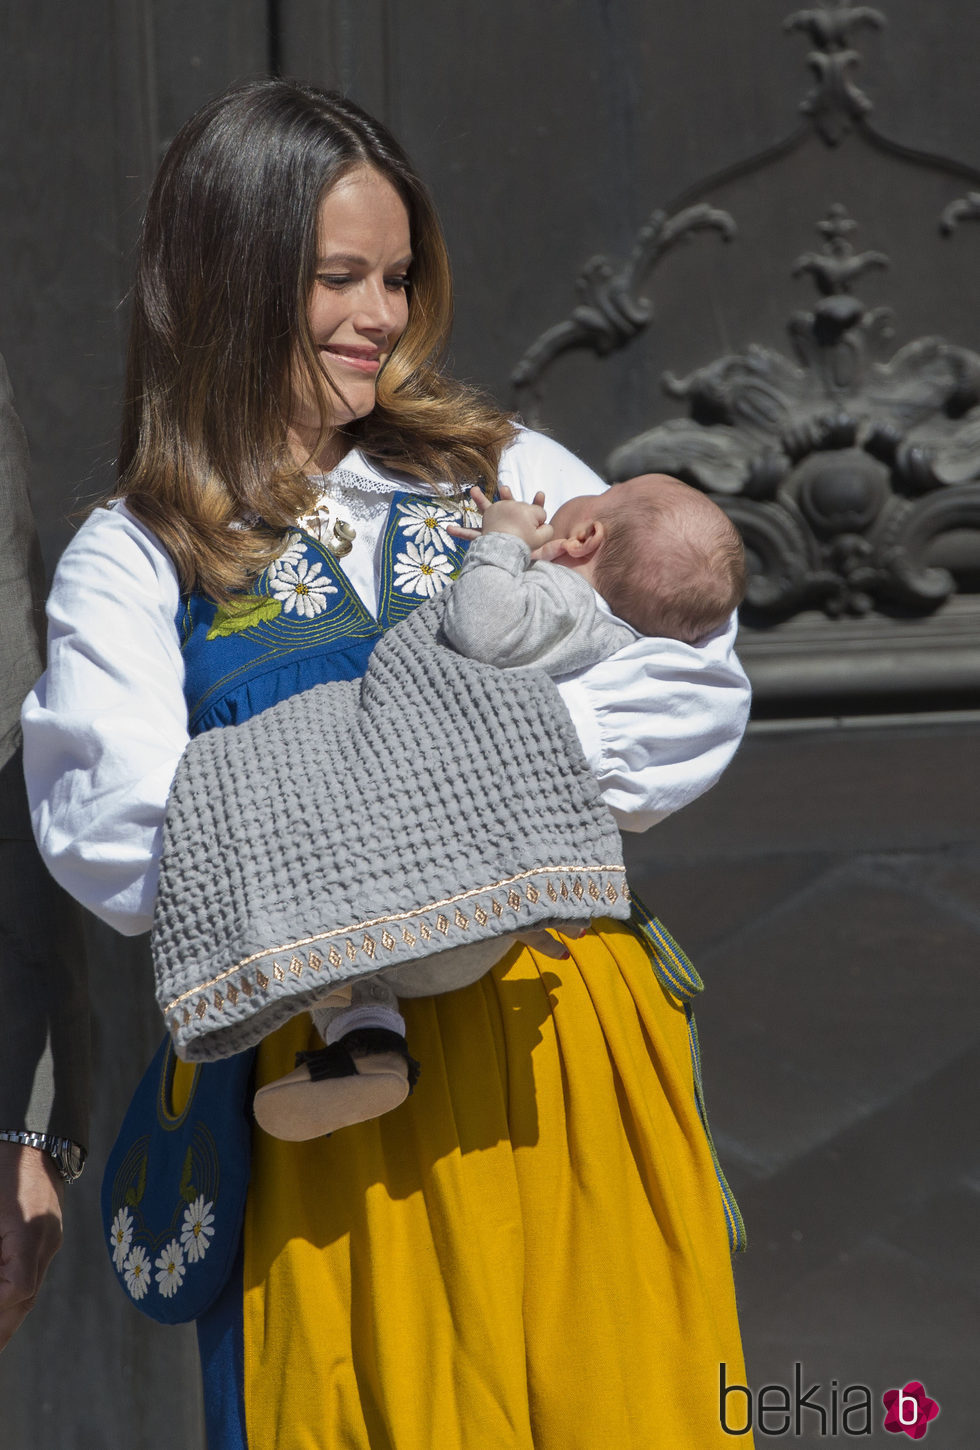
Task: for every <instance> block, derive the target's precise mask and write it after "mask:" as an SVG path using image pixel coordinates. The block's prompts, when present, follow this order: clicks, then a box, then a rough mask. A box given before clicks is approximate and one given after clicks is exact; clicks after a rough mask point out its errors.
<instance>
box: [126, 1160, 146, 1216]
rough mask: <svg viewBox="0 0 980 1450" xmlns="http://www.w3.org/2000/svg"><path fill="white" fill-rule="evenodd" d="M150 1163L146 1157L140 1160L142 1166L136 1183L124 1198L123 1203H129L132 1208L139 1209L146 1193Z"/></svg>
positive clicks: (129, 1188) (131, 1185) (130, 1186)
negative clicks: (147, 1171)
mask: <svg viewBox="0 0 980 1450" xmlns="http://www.w3.org/2000/svg"><path fill="white" fill-rule="evenodd" d="M147 1166H148V1161H147V1158H146V1156H145V1155H144V1156H143V1157H142V1158H141V1159H140V1165H139V1168H138V1170H137V1174H136V1182H135V1183H131V1184H130V1185H129V1187H128V1188H127V1189H126V1192H125V1194H124V1196H123V1202H124V1203H128V1204H129V1206H130V1208H139V1206H140V1202H141V1200H142V1198H143V1194H144V1193H145V1192H146V1170H147Z"/></svg>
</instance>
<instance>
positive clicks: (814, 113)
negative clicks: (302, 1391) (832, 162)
mask: <svg viewBox="0 0 980 1450" xmlns="http://www.w3.org/2000/svg"><path fill="white" fill-rule="evenodd" d="M885 23H886V21H885V17H884V15H882V13H881V11H880V10H875V9H873V8H872V7H871V6H870V5H850V4H848V3H847V0H827V3H826V4H824V5H820V6H817V7H814V8H813V9H811V10H798V11H797V12H796V14H795V15H789V16H787V18H786V19H785V20H784V21H783V28H784V30H805V31H807V32H808V34H809V36H810V39H811V40H812V41H813V44H814V47H815V49H814V50H812V51H811V52H810V54H809V55H808V56H807V61H808V62H809V65H810V67H811V69H812V70H813V72H814V74H815V75H816V78H817V84H816V86H815V87H814V89H813V90H812V91H811V92H810V94H809V95H808V96H807V97H806V98H805V99H804V100H803V101H801V103H800V110H801V111H802V112H803V114H804V115H805V116H809V117H810V118H811V120H812V121H813V123H814V125H815V126H816V127H817V130H818V131H819V132H820V134H821V136H822V137H823V138H824V140H825V141H826V142H827V143H828V145H831V146H837V145H839V144H840V142H841V141H843V139H844V137H845V136H846V135H847V133H848V131H850V129H851V127H852V126H853V125H854V123H855V122H856V121H860V120H861V119H862V118H863V117H864V116H866V115H867V113H868V112H869V111H870V110H871V108H872V107H871V102H870V100H869V99H868V97H867V96H866V95H865V94H864V92H863V91H862V90H860V89H859V87H858V86H856V85H855V84H854V82H853V81H852V80H851V78H850V75H849V74H848V73H849V72H850V71H851V70H853V69H854V68H855V67H856V66H857V65H858V64H860V60H861V57H860V55H859V54H858V52H857V51H856V50H854V49H853V47H852V46H851V43H850V41H851V32H852V31H853V30H857V29H860V28H861V27H862V26H866V27H871V28H873V29H876V30H881V29H882V28H883V27H884V25H885Z"/></svg>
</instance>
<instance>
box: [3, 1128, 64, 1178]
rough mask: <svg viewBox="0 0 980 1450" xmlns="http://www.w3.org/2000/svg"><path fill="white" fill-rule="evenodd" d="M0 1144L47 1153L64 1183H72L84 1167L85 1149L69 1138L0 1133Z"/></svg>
mask: <svg viewBox="0 0 980 1450" xmlns="http://www.w3.org/2000/svg"><path fill="white" fill-rule="evenodd" d="M0 1143H19V1144H20V1145H21V1147H23V1148H37V1149H39V1150H40V1152H42V1153H47V1154H48V1155H49V1156H50V1157H51V1158H53V1159H54V1161H55V1166H56V1167H57V1169H58V1172H59V1173H60V1174H61V1176H62V1178H63V1179H64V1180H65V1182H66V1183H74V1182H75V1179H76V1178H77V1177H78V1175H79V1174H80V1173H81V1171H82V1169H83V1168H84V1166H85V1149H84V1148H81V1147H79V1145H78V1144H77V1143H73V1142H72V1140H71V1139H70V1138H55V1137H53V1136H52V1134H50V1133H8V1132H0Z"/></svg>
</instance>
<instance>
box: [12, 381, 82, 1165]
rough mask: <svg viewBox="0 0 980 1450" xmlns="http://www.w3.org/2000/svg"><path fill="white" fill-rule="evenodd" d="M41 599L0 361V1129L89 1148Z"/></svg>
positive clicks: (24, 466) (19, 441)
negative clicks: (41, 838) (33, 743)
mask: <svg viewBox="0 0 980 1450" xmlns="http://www.w3.org/2000/svg"><path fill="white" fill-rule="evenodd" d="M43 597H44V583H43V570H42V566H41V554H40V548H39V545H38V541H37V533H36V530H35V527H34V519H33V515H32V513H31V505H30V498H29V495H28V457H27V442H26V440H25V438H24V432H23V429H22V428H21V426H20V422H19V420H18V418H17V415H16V413H15V412H14V407H13V397H12V394H11V389H10V382H9V379H8V377H7V370H6V367H5V366H4V363H3V360H2V359H0V1130H3V1131H8V1132H9V1131H18V1132H19V1131H25V1130H26V1131H28V1132H34V1133H49V1134H52V1135H53V1136H55V1137H60V1138H70V1139H71V1140H72V1141H73V1142H75V1143H80V1144H81V1145H82V1146H83V1147H85V1146H86V1145H87V1141H88V1111H89V1025H88V1003H87V989H86V979H85V959H84V954H83V947H82V932H81V922H80V918H79V914H78V910H77V908H76V907H75V906H74V903H72V902H70V901H69V900H68V898H67V897H66V896H65V895H64V893H63V892H62V891H61V890H60V889H59V888H58V887H57V886H56V885H55V883H54V882H53V881H52V879H51V877H50V876H49V875H48V873H47V871H46V869H45V867H44V865H43V864H42V862H41V858H40V856H39V855H38V853H37V848H36V847H35V845H34V838H33V836H32V834H31V826H30V819H29V816H28V811H27V797H26V792H25V789H24V777H23V770H22V767H21V751H20V724H19V717H20V707H21V702H22V701H23V698H24V696H25V695H26V694H27V692H28V690H29V689H30V688H31V686H32V685H33V684H34V683H35V681H36V680H37V677H38V675H39V674H40V673H41V669H42V643H41V641H42V638H43V634H42V629H43V619H44V609H43Z"/></svg>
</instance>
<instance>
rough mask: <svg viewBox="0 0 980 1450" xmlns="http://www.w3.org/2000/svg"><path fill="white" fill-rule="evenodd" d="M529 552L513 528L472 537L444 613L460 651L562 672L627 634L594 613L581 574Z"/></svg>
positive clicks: (488, 660)
mask: <svg viewBox="0 0 980 1450" xmlns="http://www.w3.org/2000/svg"><path fill="white" fill-rule="evenodd" d="M530 560H531V551H530V549H529V548H528V546H527V545H526V544H525V543H524V542H523V540H521V539H518V538H515V537H514V535H513V534H503V533H492V534H485V535H484V536H483V537H481V538H479V539H475V540H474V541H473V543H472V544H471V545H470V548H469V552H468V553H467V556H466V560H465V562H464V564H463V568H462V570H461V571H460V575H459V578H458V579H457V580H456V582H455V584H453V586H452V588H451V589H450V590H449V591H448V597H447V599H446V606H445V613H444V615H443V621H442V630H443V635H444V636H445V639H446V641H447V642H448V643H449V644H450V645H451V646H452V647H453V649H455V650H457V651H458V653H459V654H462V655H466V656H467V657H468V658H469V659H474V660H479V661H480V662H481V663H483V664H485V665H494V666H496V667H497V668H498V669H516V668H520V667H521V666H533V667H535V668H537V669H542V670H545V671H547V673H548V674H549V675H564V674H571V673H572V672H573V671H575V670H583V669H587V668H588V666H589V665H593V664H595V663H596V662H597V660H600V659H605V658H606V657H607V656H608V655H610V654H613V653H615V651H616V650H617V649H619V648H621V647H622V645H624V644H627V643H629V642H630V639H631V638H632V632H631V631H629V630H627V629H626V627H625V626H623V625H619V624H617V623H616V621H615V620H612V619H607V618H606V617H604V616H601V615H600V614H599V611H598V610H597V609H596V601H595V594H594V593H593V591H592V588H591V586H590V585H589V584H588V583H586V581H585V580H584V579H582V578H580V577H579V576H578V575H577V574H576V573H574V571H573V570H571V569H565V568H563V567H562V565H561V564H547V563H538V564H531V562H530Z"/></svg>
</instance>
